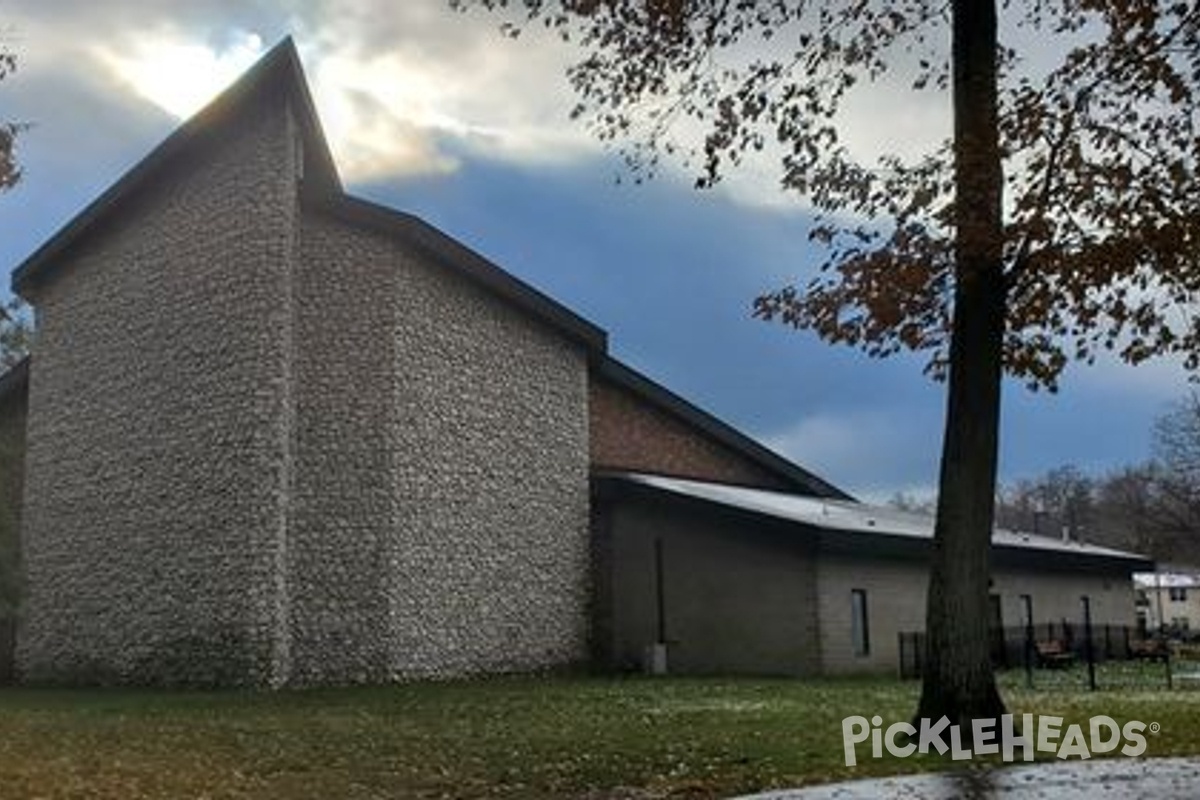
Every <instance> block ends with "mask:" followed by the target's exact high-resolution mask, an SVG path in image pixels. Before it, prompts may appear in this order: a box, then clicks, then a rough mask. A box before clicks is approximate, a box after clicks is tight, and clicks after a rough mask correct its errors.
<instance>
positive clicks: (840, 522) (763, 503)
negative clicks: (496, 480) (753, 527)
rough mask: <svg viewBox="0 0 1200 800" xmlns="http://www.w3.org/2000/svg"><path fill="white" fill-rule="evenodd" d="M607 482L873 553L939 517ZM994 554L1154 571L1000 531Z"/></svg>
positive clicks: (730, 491) (734, 491)
mask: <svg viewBox="0 0 1200 800" xmlns="http://www.w3.org/2000/svg"><path fill="white" fill-rule="evenodd" d="M602 480H606V481H608V482H610V483H615V484H618V485H623V486H624V487H626V488H631V489H633V490H635V491H641V492H643V493H646V494H651V495H655V494H657V495H660V496H670V497H675V498H682V499H686V500H690V501H695V502H699V503H701V504H704V505H708V506H714V507H719V508H722V509H727V510H730V511H734V512H739V513H743V514H748V515H751V516H754V517H758V518H766V519H770V520H773V521H779V522H784V523H796V524H800V525H803V526H806V527H808V528H815V529H818V530H820V531H824V532H831V533H833V534H835V536H834V537H832V538H831V539H829V540H828V541H830V542H831V543H832V544H833V545H834V546H835V547H837V548H838V549H847V550H859V549H860V550H862V551H865V552H867V553H870V554H881V553H883V552H888V549H887V548H886V547H883V546H881V545H883V543H884V542H885V540H889V539H890V540H891V542H892V543H893V544H898V545H900V546H901V547H904V546H905V545H919V546H922V547H928V546H930V545H931V544H932V542H933V526H934V518H933V517H932V516H929V515H927V514H914V513H911V512H907V511H900V510H898V509H894V508H888V507H885V506H874V505H868V504H866V503H859V502H857V501H853V500H839V499H832V498H820V497H807V496H804V495H797V494H789V493H787V492H777V491H772V490H769V489H751V488H747V487H744V486H730V485H725V484H719V483H711V482H708V481H697V480H690V479H684V478H667V477H663V476H661V475H646V474H641V473H630V472H626V473H614V474H610V475H607V476H604V477H603V478H602ZM992 548H993V550H994V551H1010V552H1020V553H1022V554H1024V555H1026V556H1028V557H1032V558H1034V559H1036V560H1040V561H1045V562H1046V563H1047V564H1049V563H1066V562H1071V561H1074V562H1076V563H1078V562H1080V561H1090V562H1094V563H1105V564H1114V565H1121V566H1124V567H1126V568H1128V569H1129V570H1131V571H1132V570H1135V569H1136V570H1144V569H1152V568H1153V566H1154V562H1153V561H1151V560H1150V559H1148V558H1146V557H1145V556H1142V555H1139V554H1137V553H1127V552H1125V551H1123V550H1114V549H1112V548H1109V547H1100V546H1098V545H1092V544H1084V543H1082V542H1075V541H1068V542H1064V541H1062V540H1061V539H1056V538H1054V537H1051V536H1039V535H1036V534H1032V533H1024V532H1021V531H1010V530H1005V529H1003V528H997V529H995V530H994V531H993V533H992Z"/></svg>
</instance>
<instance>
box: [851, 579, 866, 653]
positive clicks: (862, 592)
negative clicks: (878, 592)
mask: <svg viewBox="0 0 1200 800" xmlns="http://www.w3.org/2000/svg"><path fill="white" fill-rule="evenodd" d="M850 640H851V642H852V643H853V646H854V655H856V656H866V655H870V654H871V634H870V628H869V627H868V625H867V590H866V589H851V590H850Z"/></svg>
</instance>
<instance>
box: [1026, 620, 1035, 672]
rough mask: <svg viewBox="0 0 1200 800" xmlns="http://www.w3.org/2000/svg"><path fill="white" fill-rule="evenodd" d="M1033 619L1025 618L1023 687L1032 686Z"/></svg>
mask: <svg viewBox="0 0 1200 800" xmlns="http://www.w3.org/2000/svg"><path fill="white" fill-rule="evenodd" d="M1033 641H1034V638H1033V620H1032V619H1030V618H1029V617H1026V620H1025V688H1026V689H1032V688H1033Z"/></svg>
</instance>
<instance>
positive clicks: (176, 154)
mask: <svg viewBox="0 0 1200 800" xmlns="http://www.w3.org/2000/svg"><path fill="white" fill-rule="evenodd" d="M279 96H282V97H286V98H287V99H288V100H289V101H290V102H291V104H292V109H293V112H294V114H295V117H296V124H297V125H298V127H299V131H300V135H301V137H302V140H303V142H304V180H305V182H306V184H309V185H313V186H314V187H320V188H321V189H323V190H325V191H330V192H340V191H341V188H342V185H341V181H340V179H339V178H338V174H337V168H336V167H335V166H334V163H333V156H332V155H331V154H330V151H329V146H328V144H327V143H326V141H325V134H324V132H323V131H322V130H321V125H320V122H319V121H318V119H317V112H316V109H315V107H314V105H313V102H312V96H311V95H310V94H309V92H308V85H307V83H306V82H305V80H304V72H303V68H302V67H301V65H300V57H299V55H298V54H297V52H296V46H295V44H294V43H293V42H292V39H291V37H288V38H285V39H284V40H283V41H282V42H280V43H279V44H278V45H276V46H275V47H273V48H272V49H271V50H270V52H268V53H267V54H266V55H264V56H263V57H262V58H261V59H259V61H258V63H256V64H255V65H254V66H253V67H251V68H250V69H249V70H248V71H247V72H246V73H245V74H244V75H243V76H242V77H241V78H239V79H238V80H237V81H236V82H234V84H233V85H232V86H230V87H229V88H228V89H226V90H225V91H224V92H222V93H221V94H220V95H218V96H217V98H216V99H215V100H213V101H212V102H210V103H209V104H208V105H207V106H205V107H204V108H203V109H201V110H200V111H199V112H197V113H196V114H194V115H193V116H192V117H191V118H189V119H188V120H187V121H186V122H184V123H183V124H182V125H180V126H179V127H178V128H177V129H176V130H175V132H174V133H172V134H171V135H170V136H168V137H167V138H166V139H164V140H163V141H162V143H161V144H159V145H158V147H156V148H154V150H152V151H151V152H150V154H149V155H147V156H146V157H145V158H143V159H142V160H141V161H139V162H138V163H137V164H135V165H134V166H133V167H132V168H131V169H130V170H129V171H128V172H126V173H125V174H124V175H122V176H121V178H120V179H118V180H117V182H116V183H114V184H113V185H112V186H110V187H109V188H108V189H107V190H106V191H104V193H102V194H101V195H100V196H99V197H97V198H96V199H95V200H93V201H92V202H91V203H90V204H89V205H88V206H86V207H85V208H84V209H83V210H82V211H80V212H79V213H78V214H77V215H75V217H74V218H73V219H72V220H71V221H70V222H68V223H67V224H66V225H64V226H63V227H62V228H60V229H59V231H58V232H57V233H56V234H54V236H52V237H51V238H50V239H48V240H47V241H46V242H45V243H44V244H43V245H42V246H41V247H39V248H38V249H37V250H36V251H34V253H33V254H32V255H30V256H29V257H28V258H26V259H25V261H24V262H23V263H22V264H21V265H20V266H18V267H17V268H16V270H15V271H14V272H13V275H12V288H13V291H14V292H16V293H18V294H23V293H25V292H26V291H28V289H29V288H31V287H32V286H33V285H34V284H35V283H37V282H38V281H41V280H44V279H45V278H46V277H47V276H48V275H49V274H50V273H52V272H53V271H54V270H55V269H56V268H57V267H58V266H59V265H60V264H62V263H63V259H62V257H63V256H64V255H65V254H66V253H67V252H68V251H69V250H70V249H71V248H72V247H73V246H74V245H76V244H77V243H79V242H80V241H81V240H82V239H83V238H84V237H85V236H86V235H87V234H88V233H90V232H91V231H93V230H95V229H96V228H98V227H100V226H101V225H103V224H104V223H105V222H106V221H107V220H109V219H111V218H112V217H113V216H114V215H115V214H117V213H118V212H119V210H120V208H121V207H122V206H123V205H125V204H126V203H127V202H128V201H129V200H130V198H132V197H133V196H134V195H135V194H137V193H138V192H139V191H140V190H142V189H143V188H144V187H146V186H148V185H149V184H150V183H151V182H152V181H153V180H154V179H155V178H156V177H158V176H159V175H160V174H162V173H163V172H164V171H165V170H166V168H167V167H169V166H171V165H173V164H175V163H177V162H178V161H179V160H180V159H185V158H187V157H188V155H189V154H191V153H194V152H195V151H196V150H197V149H198V148H199V147H201V146H202V145H204V144H206V143H207V142H209V141H212V140H213V139H214V138H215V137H217V136H219V134H220V131H221V128H222V127H223V126H224V125H225V124H227V123H229V122H230V121H231V120H233V119H236V118H237V117H238V116H240V115H241V114H242V113H244V112H245V111H246V110H248V109H250V108H253V107H254V106H255V105H257V104H258V103H259V102H261V101H262V100H263V99H264V98H267V97H279Z"/></svg>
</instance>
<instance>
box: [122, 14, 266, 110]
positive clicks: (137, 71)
mask: <svg viewBox="0 0 1200 800" xmlns="http://www.w3.org/2000/svg"><path fill="white" fill-rule="evenodd" d="M263 51H264V47H263V41H262V39H261V37H259V36H258V35H257V34H254V33H246V32H238V33H237V34H235V35H234V36H233V37H231V39H230V43H229V45H228V46H227V47H225V48H223V49H221V50H216V49H213V48H212V47H210V46H208V45H204V44H196V43H194V42H184V41H175V40H171V39H169V38H164V39H159V40H148V41H146V42H144V43H142V44H139V45H137V46H136V47H134V48H133V49H132V50H131V51H129V52H121V53H114V52H109V53H106V54H105V60H106V61H108V62H109V64H110V65H111V66H112V68H113V69H114V70H115V71H116V73H117V74H118V75H119V76H120V77H121V79H122V80H124V81H125V82H126V83H128V84H129V85H130V86H131V87H132V88H133V90H134V91H136V92H137V93H138V94H139V95H141V96H142V97H144V98H145V99H147V100H149V101H150V102H152V103H154V105H156V106H158V107H159V108H161V109H162V110H164V111H166V112H167V113H168V114H170V115H172V116H174V117H177V118H179V119H185V118H187V117H190V116H191V115H192V114H194V113H196V112H197V111H199V110H200V109H201V108H202V107H203V106H204V105H205V104H206V103H208V102H209V101H210V100H212V99H213V98H214V97H216V96H217V94H219V93H220V92H221V90H222V89H224V88H225V87H226V86H228V85H229V84H231V83H233V82H234V80H236V79H237V77H238V76H239V75H241V74H242V73H243V72H245V71H246V69H248V68H249V67H250V66H251V65H252V64H254V62H255V61H256V60H257V59H258V58H259V57H260V56H261V55H262V54H263Z"/></svg>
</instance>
